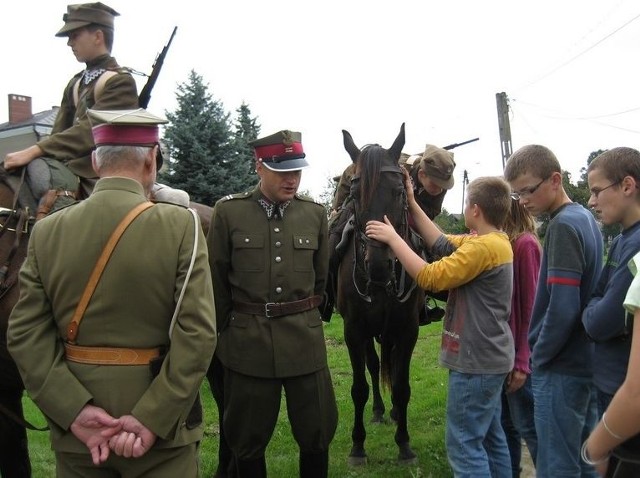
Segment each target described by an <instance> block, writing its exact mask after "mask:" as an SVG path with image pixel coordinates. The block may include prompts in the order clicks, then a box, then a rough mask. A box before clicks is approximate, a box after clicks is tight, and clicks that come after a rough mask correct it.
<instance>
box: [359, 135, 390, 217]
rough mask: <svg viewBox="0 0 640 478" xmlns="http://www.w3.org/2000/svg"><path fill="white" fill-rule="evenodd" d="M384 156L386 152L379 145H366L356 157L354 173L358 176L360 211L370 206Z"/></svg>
mask: <svg viewBox="0 0 640 478" xmlns="http://www.w3.org/2000/svg"><path fill="white" fill-rule="evenodd" d="M386 154H387V150H386V149H384V148H383V147H382V146H380V145H379V144H368V145H366V146H365V147H364V148H362V151H361V152H360V155H359V156H358V162H357V164H356V171H357V172H358V174H359V176H360V184H361V186H360V204H361V207H362V209H368V208H369V205H370V204H371V201H372V199H373V195H374V194H375V190H376V189H375V187H376V185H377V184H378V181H379V179H380V170H381V168H382V163H383V161H384V159H385V157H386Z"/></svg>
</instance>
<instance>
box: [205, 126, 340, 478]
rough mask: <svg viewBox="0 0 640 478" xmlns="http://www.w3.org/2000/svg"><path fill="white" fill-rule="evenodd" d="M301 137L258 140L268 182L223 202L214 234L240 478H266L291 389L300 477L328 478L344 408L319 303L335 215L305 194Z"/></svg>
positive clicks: (229, 414) (229, 423) (227, 405)
mask: <svg viewBox="0 0 640 478" xmlns="http://www.w3.org/2000/svg"><path fill="white" fill-rule="evenodd" d="M300 138H301V135H300V133H296V132H291V131H280V132H278V133H275V134H273V135H271V136H267V137H265V138H262V139H258V140H256V141H254V142H253V143H251V144H252V146H253V147H254V149H255V155H256V171H257V173H258V176H259V178H260V182H259V183H258V185H257V186H256V188H255V189H254V190H253V191H251V192H246V193H241V194H234V195H231V196H227V197H224V198H222V199H221V200H220V201H218V202H217V204H216V205H215V207H214V211H213V215H212V222H211V227H210V229H209V234H208V236H207V241H208V245H209V254H210V265H211V271H212V277H213V285H214V294H215V300H216V316H217V320H218V330H220V334H219V336H218V349H217V351H216V359H219V360H220V362H221V363H222V365H223V367H224V420H223V428H224V432H225V435H226V439H227V441H228V443H229V446H230V448H231V450H232V452H233V454H234V457H235V464H236V469H237V473H238V476H239V477H240V478H244V477H251V478H259V477H264V476H266V463H265V449H266V447H267V444H268V443H269V440H270V439H271V435H272V433H273V430H274V427H275V425H276V421H277V417H278V412H279V410H280V399H281V395H282V389H283V388H284V390H285V395H286V400H287V411H288V416H289V421H290V423H291V428H292V430H293V436H294V438H295V440H296V442H297V443H298V445H299V447H300V476H301V477H306V478H308V477H326V476H327V470H328V460H329V458H328V448H329V443H330V442H331V440H332V438H333V435H334V433H335V429H336V425H337V418H338V416H337V407H336V402H335V396H334V392H333V385H332V383H331V376H330V374H329V368H328V366H327V352H326V347H325V342H324V332H323V328H322V321H321V320H320V313H319V311H318V308H317V307H318V305H319V304H320V300H321V299H320V296H321V295H322V293H323V291H324V288H325V280H326V275H327V267H328V249H327V216H326V213H325V210H324V208H323V206H322V205H320V204H317V203H315V202H314V201H313V200H311V199H309V198H306V197H303V196H300V195H298V194H296V193H297V190H298V187H299V185H300V178H301V174H302V172H301V170H302V169H303V168H304V167H306V166H307V161H306V160H305V159H304V158H305V154H304V152H303V148H302V143H301V142H300Z"/></svg>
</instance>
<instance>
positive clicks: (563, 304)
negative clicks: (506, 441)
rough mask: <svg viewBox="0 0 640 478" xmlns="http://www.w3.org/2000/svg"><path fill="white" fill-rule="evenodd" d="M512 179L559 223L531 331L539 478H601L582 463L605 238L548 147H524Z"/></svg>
mask: <svg viewBox="0 0 640 478" xmlns="http://www.w3.org/2000/svg"><path fill="white" fill-rule="evenodd" d="M504 176H505V179H506V180H507V181H508V182H509V184H510V185H511V188H512V191H514V192H513V193H512V197H513V198H514V199H515V198H516V197H517V199H518V201H520V203H521V204H522V205H523V206H524V207H525V208H526V209H527V210H528V211H529V212H530V213H531V214H533V215H534V216H539V215H542V214H549V215H550V216H551V218H550V221H549V225H548V228H547V231H546V235H545V239H544V248H543V255H542V264H541V268H540V277H539V281H538V288H537V292H536V298H535V302H534V307H533V311H532V314H531V325H530V331H529V345H530V347H531V369H532V374H531V379H532V388H533V396H534V415H535V425H536V432H537V434H538V454H537V459H536V472H537V476H538V477H551V476H553V477H554V478H556V477H565V476H566V477H569V476H571V477H578V476H597V475H596V474H595V472H594V470H593V469H592V468H590V467H589V466H587V465H586V464H584V463H581V461H580V446H581V444H582V442H583V441H584V439H585V438H586V437H587V436H588V435H589V433H590V431H591V430H592V429H593V427H594V425H595V421H596V403H595V393H594V391H593V386H592V374H593V363H592V361H593V344H592V343H591V341H590V340H589V338H588V336H587V334H586V332H585V330H584V327H583V325H582V321H581V316H582V311H583V309H584V308H585V306H586V305H587V302H588V301H589V299H590V297H591V293H592V292H593V290H594V288H595V285H596V281H597V277H598V275H599V273H600V269H601V268H602V253H603V251H602V236H601V234H600V230H599V229H598V225H597V224H596V221H595V219H594V218H593V215H592V214H591V213H590V212H589V211H588V210H587V209H586V208H584V207H583V206H581V205H580V204H577V203H573V202H572V201H571V199H570V198H569V196H567V193H566V192H565V190H564V187H563V186H562V170H561V168H560V164H559V162H558V160H557V158H556V157H555V155H554V154H553V152H551V151H550V150H549V149H548V148H546V147H544V146H540V145H528V146H524V147H522V148H520V149H519V150H518V151H516V152H515V153H513V155H512V156H511V157H510V158H509V160H508V161H507V165H506V167H505V170H504Z"/></svg>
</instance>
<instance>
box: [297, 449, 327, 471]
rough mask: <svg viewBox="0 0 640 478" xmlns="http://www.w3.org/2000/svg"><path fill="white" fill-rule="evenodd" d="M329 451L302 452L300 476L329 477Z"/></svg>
mask: <svg viewBox="0 0 640 478" xmlns="http://www.w3.org/2000/svg"><path fill="white" fill-rule="evenodd" d="M328 473H329V451H328V450H325V451H321V452H320V453H305V452H300V478H327V475H328Z"/></svg>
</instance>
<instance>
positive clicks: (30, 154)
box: [4, 2, 138, 209]
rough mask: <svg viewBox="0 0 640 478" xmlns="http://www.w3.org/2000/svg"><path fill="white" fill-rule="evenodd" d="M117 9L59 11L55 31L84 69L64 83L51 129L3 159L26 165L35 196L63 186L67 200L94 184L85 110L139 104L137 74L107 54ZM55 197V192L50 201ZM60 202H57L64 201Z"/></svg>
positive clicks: (89, 6)
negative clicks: (59, 25) (60, 15)
mask: <svg viewBox="0 0 640 478" xmlns="http://www.w3.org/2000/svg"><path fill="white" fill-rule="evenodd" d="M118 15H119V14H118V12H116V11H115V10H114V9H112V8H111V7H108V6H107V5H104V4H102V3H100V2H96V3H85V4H78V5H69V6H68V7H67V13H66V14H65V15H64V16H63V20H64V25H63V27H62V28H61V29H60V30H59V31H58V32H57V33H56V36H57V37H67V38H68V40H67V45H69V47H71V50H72V52H73V54H74V55H75V57H76V59H77V60H78V61H79V62H84V63H85V64H86V69H85V70H83V71H81V72H79V73H77V74H76V75H74V76H73V78H71V80H70V81H69V83H68V84H67V86H66V88H65V89H64V93H63V95H62V102H61V104H60V109H59V111H58V114H57V116H56V120H55V123H54V125H53V130H52V132H51V135H50V136H49V137H46V138H44V139H42V140H40V141H39V142H38V143H36V144H35V145H33V146H30V147H28V148H26V149H23V150H21V151H16V152H13V153H9V154H7V156H6V158H5V160H4V167H5V169H7V170H11V169H15V168H18V167H21V166H27V168H28V170H27V172H28V182H29V186H30V187H31V190H32V191H33V193H34V196H35V197H36V200H40V198H42V197H43V196H45V194H47V192H48V191H49V190H62V191H69V192H70V193H68V194H67V195H66V196H65V197H68V198H69V200H68V201H67V202H71V201H73V200H74V199H75V194H76V191H78V190H79V191H80V195H81V196H83V197H86V196H88V195H89V194H90V192H91V190H92V189H93V185H94V184H95V181H96V179H97V177H96V172H95V171H94V170H93V168H92V166H91V151H92V150H93V149H94V147H95V146H94V143H93V138H92V136H91V123H90V121H89V117H88V116H87V110H88V109H89V108H93V109H99V110H121V109H133V108H137V107H138V93H137V89H136V82H135V80H134V79H133V77H132V76H131V74H130V73H129V72H128V71H127V70H126V69H124V68H122V67H120V65H118V63H117V61H116V59H115V58H114V57H112V56H111V47H112V45H113V38H114V18H115V17H116V16H118ZM47 183H49V184H47ZM78 186H79V187H78ZM45 198H46V196H45ZM56 198H57V196H55V195H54V196H53V201H54V202H55V201H56ZM50 199H51V198H50ZM78 199H80V198H78ZM45 201H46V199H45ZM60 202H61V201H58V202H57V203H56V208H57V207H59V206H61V205H62V204H60ZM41 206H45V204H41ZM52 206H53V203H51V204H48V209H51V207H52Z"/></svg>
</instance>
